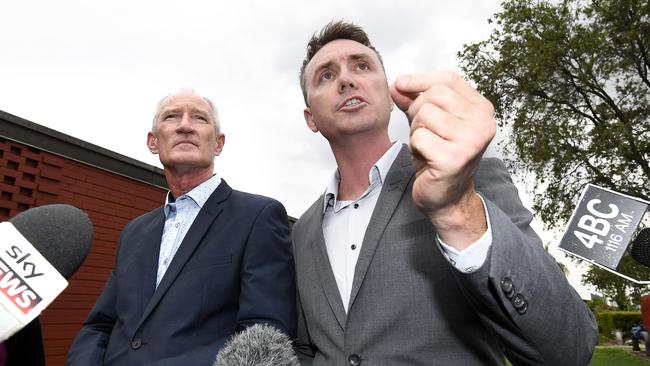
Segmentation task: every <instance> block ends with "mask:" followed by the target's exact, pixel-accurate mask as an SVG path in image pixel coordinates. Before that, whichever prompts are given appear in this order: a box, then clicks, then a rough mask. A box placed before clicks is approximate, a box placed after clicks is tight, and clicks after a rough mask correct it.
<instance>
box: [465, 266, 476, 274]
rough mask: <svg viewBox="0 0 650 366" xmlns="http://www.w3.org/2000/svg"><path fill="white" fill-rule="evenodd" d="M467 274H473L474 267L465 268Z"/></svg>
mask: <svg viewBox="0 0 650 366" xmlns="http://www.w3.org/2000/svg"><path fill="white" fill-rule="evenodd" d="M465 272H467V273H472V272H474V267H471V266H470V267H467V268H465Z"/></svg>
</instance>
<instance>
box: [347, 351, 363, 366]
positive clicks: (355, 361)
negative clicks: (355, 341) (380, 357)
mask: <svg viewBox="0 0 650 366" xmlns="http://www.w3.org/2000/svg"><path fill="white" fill-rule="evenodd" d="M348 363H349V364H350V366H359V365H361V357H359V355H358V354H356V353H353V354H351V355H350V357H348Z"/></svg>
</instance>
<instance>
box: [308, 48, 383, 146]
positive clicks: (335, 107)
mask: <svg viewBox="0 0 650 366" xmlns="http://www.w3.org/2000/svg"><path fill="white" fill-rule="evenodd" d="M305 85H306V90H307V100H308V102H309V107H307V108H305V111H304V115H305V121H306V122H307V126H308V127H309V128H310V129H311V130H312V131H314V132H317V131H320V132H321V133H322V134H323V136H325V137H326V138H327V139H328V140H330V141H332V139H336V138H337V137H339V136H345V135H355V134H359V133H363V132H366V131H381V130H382V129H386V130H387V129H388V121H389V119H390V111H391V109H392V100H391V97H390V91H389V89H388V83H387V82H386V75H385V74H384V70H383V68H382V66H381V63H380V61H379V58H378V57H377V54H376V53H375V52H374V51H373V50H371V49H370V48H368V47H366V46H364V45H362V44H361V43H358V42H355V41H352V40H348V39H338V40H335V41H332V42H330V43H328V44H326V45H325V46H323V48H321V49H320V50H319V51H318V52H317V53H316V54H315V55H314V57H313V58H312V59H311V61H310V62H309V64H308V65H307V67H306V70H305Z"/></svg>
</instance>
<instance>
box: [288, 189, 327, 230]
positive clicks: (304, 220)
mask: <svg viewBox="0 0 650 366" xmlns="http://www.w3.org/2000/svg"><path fill="white" fill-rule="evenodd" d="M317 215H323V196H322V195H321V196H318V198H317V199H316V201H314V203H312V204H311V206H309V208H308V209H307V210H306V211H305V212H303V214H302V215H300V218H299V219H298V221H296V223H295V224H294V225H293V231H294V232H296V233H298V232H301V231H302V230H304V229H305V228H307V227H309V226H310V225H312V223H313V222H314V220H315V219H316V218H317V217H318V216H317Z"/></svg>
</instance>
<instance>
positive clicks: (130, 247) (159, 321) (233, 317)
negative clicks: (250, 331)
mask: <svg viewBox="0 0 650 366" xmlns="http://www.w3.org/2000/svg"><path fill="white" fill-rule="evenodd" d="M224 143H225V136H224V134H223V133H222V132H221V131H220V128H219V121H218V117H217V112H216V109H215V108H214V105H213V104H212V102H211V101H210V100H208V99H207V98H204V97H201V96H198V95H197V94H195V93H194V92H193V91H181V92H179V93H177V94H174V95H170V96H167V97H165V98H164V99H163V100H161V102H160V103H159V104H158V108H157V111H156V114H155V117H154V121H153V126H152V130H151V132H149V134H148V136H147V145H148V147H149V150H150V151H151V152H152V153H153V154H157V155H159V157H160V162H161V163H162V165H163V167H164V174H165V178H166V180H167V184H168V186H169V192H168V194H167V199H166V202H165V204H164V206H162V207H159V208H157V209H156V210H154V211H151V212H149V213H147V214H144V215H142V216H140V217H138V218H136V219H135V220H133V221H131V222H130V223H129V224H127V225H126V227H125V228H124V230H123V231H122V235H121V237H120V242H119V245H118V252H117V258H116V261H115V266H114V268H113V271H112V272H111V274H110V277H109V278H108V281H107V282H106V286H105V288H104V290H103V292H102V294H101V295H100V297H99V299H98V300H97V303H96V304H95V306H94V308H93V309H92V311H91V312H90V315H89V316H88V319H87V320H86V321H85V323H84V325H83V327H82V329H81V331H80V332H79V334H78V335H77V337H76V338H75V340H74V343H73V344H72V347H71V348H70V352H69V354H68V359H67V363H66V364H67V365H80V366H81V365H83V366H87V365H159V366H162V365H211V364H212V362H213V361H214V359H215V356H216V354H217V352H218V351H219V349H220V348H221V347H222V346H223V345H224V344H225V343H226V341H227V340H228V339H229V338H230V337H231V336H232V335H233V334H234V333H236V332H237V331H240V330H242V329H244V328H247V327H249V326H251V325H253V324H256V323H262V324H268V325H270V326H272V327H274V328H276V329H279V330H280V331H282V332H284V333H286V334H288V335H289V336H294V335H295V334H294V333H295V328H296V319H295V313H296V309H295V284H294V283H295V282H294V267H293V257H292V253H291V245H290V241H289V227H288V219H287V214H286V212H285V209H284V207H283V206H282V205H281V204H280V203H279V202H277V201H275V200H273V199H270V198H267V197H263V196H257V195H252V194H249V193H244V192H239V191H236V190H233V189H231V188H230V187H229V186H228V184H226V182H225V181H224V180H223V179H222V178H221V177H220V176H219V175H218V174H215V173H214V157H215V156H217V155H219V154H220V153H221V150H222V149H223V146H224Z"/></svg>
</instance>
